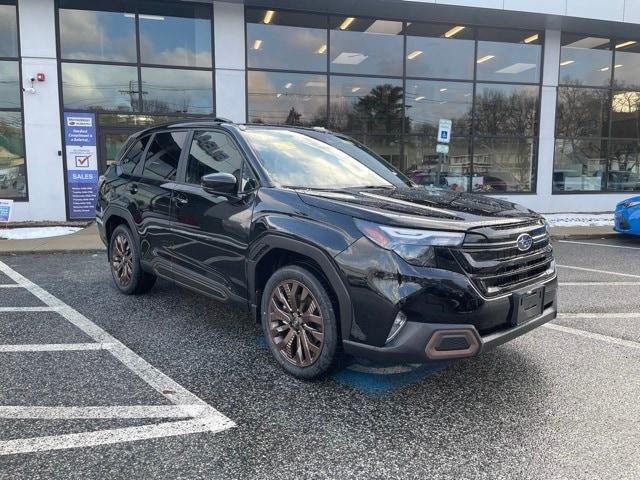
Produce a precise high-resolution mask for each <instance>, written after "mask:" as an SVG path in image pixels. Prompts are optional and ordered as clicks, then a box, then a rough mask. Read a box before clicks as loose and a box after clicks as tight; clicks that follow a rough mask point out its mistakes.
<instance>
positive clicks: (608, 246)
mask: <svg viewBox="0 0 640 480" xmlns="http://www.w3.org/2000/svg"><path fill="white" fill-rule="evenodd" d="M558 242H559V243H574V244H576V245H590V246H592V247H607V248H622V249H627V250H640V247H628V246H626V245H609V244H608V243H596V242H578V241H575V240H558Z"/></svg>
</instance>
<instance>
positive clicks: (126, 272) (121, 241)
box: [111, 232, 133, 287]
mask: <svg viewBox="0 0 640 480" xmlns="http://www.w3.org/2000/svg"><path fill="white" fill-rule="evenodd" d="M111 268H112V269H113V272H114V273H115V274H116V278H117V279H118V283H119V284H120V285H121V286H123V287H126V286H127V285H129V282H131V276H132V275H133V251H132V250H131V244H130V243H129V238H127V236H126V235H125V234H124V233H122V232H120V233H118V234H117V236H116V238H114V239H113V252H111Z"/></svg>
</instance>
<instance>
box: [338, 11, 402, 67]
mask: <svg viewBox="0 0 640 480" xmlns="http://www.w3.org/2000/svg"><path fill="white" fill-rule="evenodd" d="M330 22H331V29H332V30H331V38H330V62H331V63H330V69H331V72H333V73H355V74H361V75H362V74H366V75H388V76H397V77H401V76H402V71H403V58H402V57H403V49H404V40H403V37H402V35H401V34H402V29H403V25H402V22H392V21H389V20H373V19H362V18H354V17H331V19H330Z"/></svg>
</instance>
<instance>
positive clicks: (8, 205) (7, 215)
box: [0, 200, 13, 223]
mask: <svg viewBox="0 0 640 480" xmlns="http://www.w3.org/2000/svg"><path fill="white" fill-rule="evenodd" d="M12 207H13V200H0V222H2V223H6V222H8V221H9V220H10V219H11V209H12Z"/></svg>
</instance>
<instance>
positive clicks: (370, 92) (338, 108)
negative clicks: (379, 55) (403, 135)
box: [329, 75, 404, 133]
mask: <svg viewBox="0 0 640 480" xmlns="http://www.w3.org/2000/svg"><path fill="white" fill-rule="evenodd" d="M330 112H331V115H330V118H329V128H331V129H332V130H337V131H341V132H367V133H400V132H401V131H402V120H403V116H404V109H403V90H402V80H394V79H388V78H370V77H343V76H335V75H334V76H332V77H331V93H330Z"/></svg>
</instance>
